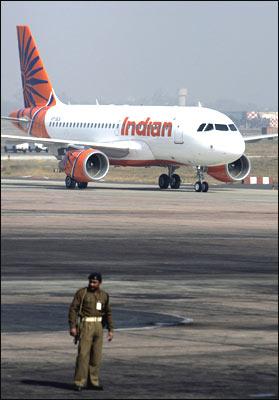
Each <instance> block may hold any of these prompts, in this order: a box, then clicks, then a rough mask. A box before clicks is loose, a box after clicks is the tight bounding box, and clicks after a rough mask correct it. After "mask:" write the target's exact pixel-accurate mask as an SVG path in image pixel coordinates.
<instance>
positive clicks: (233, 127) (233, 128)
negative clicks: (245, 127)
mask: <svg viewBox="0 0 279 400" xmlns="http://www.w3.org/2000/svg"><path fill="white" fill-rule="evenodd" d="M229 127H230V130H231V131H237V128H236V126H235V125H234V124H230V125H229Z"/></svg>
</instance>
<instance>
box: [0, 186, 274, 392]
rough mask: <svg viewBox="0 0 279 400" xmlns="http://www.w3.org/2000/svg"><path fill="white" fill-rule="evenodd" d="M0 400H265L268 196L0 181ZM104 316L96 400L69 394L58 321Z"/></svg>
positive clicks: (270, 369) (65, 340) (70, 362)
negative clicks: (96, 307)
mask: <svg viewBox="0 0 279 400" xmlns="http://www.w3.org/2000/svg"><path fill="white" fill-rule="evenodd" d="M1 193H2V307H3V314H2V315H3V316H4V318H3V320H2V330H3V333H2V397H3V398H5V399H35V398H41V399H47V398H60V399H75V398H85V399H89V398H92V397H94V398H100V399H120V398H124V399H137V398H153V399H162V398H168V399H169V398H177V399H178V398H180V399H201V398H204V399H209V398H215V399H216V398H218V399H221V398H245V399H246V398H247V399H253V398H277V395H278V393H277V382H278V379H277V216H278V211H277V195H278V192H277V191H276V190H257V189H244V188H241V189H239V188H234V187H233V186H232V187H231V186H230V187H223V188H215V187H212V188H211V189H210V191H209V192H208V193H195V192H193V191H192V190H191V189H189V188H182V189H181V190H177V191H174V190H166V191H160V190H159V189H157V188H156V187H155V186H148V185H136V184H134V185H124V184H123V185H121V184H104V183H98V184H91V185H90V186H89V188H88V189H87V190H74V191H67V190H65V189H64V185H63V183H62V182H55V181H54V182H52V181H48V182H44V181H41V182H35V183H34V182H32V181H28V180H26V181H16V180H14V181H12V180H11V181H10V180H9V181H8V180H3V181H2V191H1ZM94 270H97V271H101V272H102V273H103V276H104V282H103V288H104V290H107V291H108V292H109V293H110V296H111V303H112V307H113V310H115V314H114V315H115V325H116V331H115V337H114V340H113V341H112V342H111V343H108V342H107V341H105V342H104V355H103V364H102V369H101V379H102V383H103V385H104V387H105V390H104V392H94V393H92V392H90V391H89V390H86V391H84V392H81V393H77V392H74V391H73V390H72V388H73V386H72V380H73V372H74V362H75V355H76V348H75V346H74V344H73V342H72V338H71V337H70V336H69V335H68V332H67V329H68V326H67V310H68V306H69V304H70V302H71V300H72V297H73V294H74V292H75V291H76V290H77V289H78V288H80V287H82V286H85V285H86V284H87V276H88V274H89V273H90V272H93V271H94Z"/></svg>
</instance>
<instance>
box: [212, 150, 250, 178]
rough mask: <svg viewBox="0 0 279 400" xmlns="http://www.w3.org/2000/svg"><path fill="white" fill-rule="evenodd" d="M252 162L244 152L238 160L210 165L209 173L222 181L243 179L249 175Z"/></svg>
mask: <svg viewBox="0 0 279 400" xmlns="http://www.w3.org/2000/svg"><path fill="white" fill-rule="evenodd" d="M250 169H251V163H250V160H249V158H247V157H246V156H245V155H244V154H243V155H242V156H241V157H240V158H239V159H238V160H236V161H233V162H231V163H229V164H224V165H217V166H216V167H208V168H207V173H208V175H210V176H212V177H213V178H215V179H218V180H219V181H222V182H233V181H241V180H242V179H244V178H246V176H248V175H249V173H250Z"/></svg>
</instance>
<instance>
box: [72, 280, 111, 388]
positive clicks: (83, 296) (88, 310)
mask: <svg viewBox="0 0 279 400" xmlns="http://www.w3.org/2000/svg"><path fill="white" fill-rule="evenodd" d="M88 279H89V284H88V287H85V288H82V289H79V290H78V291H77V292H76V294H75V296H74V299H73V301H72V304H71V305H70V309H69V325H70V335H71V336H74V337H75V339H76V340H79V346H78V355H77V359H76V368H75V378H74V382H75V389H76V390H78V391H80V390H82V389H84V388H85V387H86V386H87V379H88V380H89V386H88V388H90V389H94V390H103V386H102V385H100V382H99V370H100V365H101V360H102V346H103V327H107V329H108V341H111V340H112V338H113V322H112V313H111V307H110V304H109V295H108V294H107V293H106V292H104V291H103V290H101V289H100V286H101V283H102V275H101V274H100V273H99V272H94V273H93V274H90V275H89V276H88ZM78 318H80V320H81V323H80V326H79V327H78V326H77V321H78Z"/></svg>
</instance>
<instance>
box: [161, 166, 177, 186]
mask: <svg viewBox="0 0 279 400" xmlns="http://www.w3.org/2000/svg"><path fill="white" fill-rule="evenodd" d="M176 168H177V167H174V166H173V165H168V170H169V173H168V175H167V174H162V175H160V176H159V181H158V183H159V187H160V189H167V188H168V187H169V186H170V187H171V189H179V187H180V183H181V179H180V176H179V175H177V174H174V171H175V170H176Z"/></svg>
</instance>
